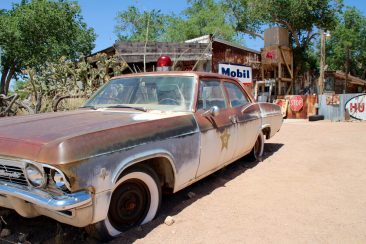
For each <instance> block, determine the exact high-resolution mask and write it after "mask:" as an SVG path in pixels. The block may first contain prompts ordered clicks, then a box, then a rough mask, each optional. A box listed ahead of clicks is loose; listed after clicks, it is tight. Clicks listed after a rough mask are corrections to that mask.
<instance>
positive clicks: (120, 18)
mask: <svg viewBox="0 0 366 244" xmlns="http://www.w3.org/2000/svg"><path fill="white" fill-rule="evenodd" d="M167 18H168V17H167V16H166V15H164V14H162V13H161V11H160V10H155V9H153V10H151V11H143V12H141V11H140V10H139V9H137V8H136V7H134V6H129V7H128V9H127V10H125V11H122V12H119V13H118V15H117V18H116V19H117V25H116V27H115V31H116V33H117V36H118V38H119V39H120V40H130V41H143V40H145V39H146V33H147V29H149V31H148V40H154V41H158V40H161V36H162V35H163V33H164V30H165V28H166V21H167Z"/></svg>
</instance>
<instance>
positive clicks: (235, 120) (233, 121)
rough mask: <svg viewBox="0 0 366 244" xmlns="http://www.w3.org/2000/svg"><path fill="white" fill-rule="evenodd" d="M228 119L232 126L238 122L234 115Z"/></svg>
mask: <svg viewBox="0 0 366 244" xmlns="http://www.w3.org/2000/svg"><path fill="white" fill-rule="evenodd" d="M229 119H230V120H231V122H232V123H233V124H236V123H237V122H238V119H237V117H236V116H235V115H233V116H230V117H229Z"/></svg>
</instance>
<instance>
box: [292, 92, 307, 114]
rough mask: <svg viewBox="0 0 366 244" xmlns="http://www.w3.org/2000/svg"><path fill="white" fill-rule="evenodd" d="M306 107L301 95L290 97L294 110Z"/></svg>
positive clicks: (297, 110)
mask: <svg viewBox="0 0 366 244" xmlns="http://www.w3.org/2000/svg"><path fill="white" fill-rule="evenodd" d="M303 107H304V100H303V99H302V97H301V96H298V95H296V96H292V97H291V98H290V108H291V110H292V111H294V112H299V111H300V110H301V109H302V108H303Z"/></svg>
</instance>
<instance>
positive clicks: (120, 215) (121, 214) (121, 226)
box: [108, 179, 150, 232]
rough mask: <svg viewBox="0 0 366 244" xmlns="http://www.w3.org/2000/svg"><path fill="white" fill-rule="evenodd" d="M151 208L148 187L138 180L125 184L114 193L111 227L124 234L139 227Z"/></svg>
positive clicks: (110, 216) (110, 211)
mask: <svg viewBox="0 0 366 244" xmlns="http://www.w3.org/2000/svg"><path fill="white" fill-rule="evenodd" d="M149 206H150V193H149V189H148V187H147V185H146V184H145V183H144V182H143V181H141V180H138V179H131V180H127V181H125V182H123V183H122V184H121V185H120V186H119V187H118V189H116V191H115V192H114V193H113V196H112V200H111V206H110V208H109V212H108V217H109V220H110V223H111V225H112V226H113V227H114V228H115V229H117V230H119V231H121V232H123V231H126V230H128V229H130V228H132V227H134V226H137V225H139V224H140V223H141V222H142V221H143V220H144V219H145V217H146V214H147V212H148V210H149Z"/></svg>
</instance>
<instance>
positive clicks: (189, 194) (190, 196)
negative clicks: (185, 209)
mask: <svg viewBox="0 0 366 244" xmlns="http://www.w3.org/2000/svg"><path fill="white" fill-rule="evenodd" d="M187 196H188V197H189V198H194V197H195V196H196V193H194V192H191V191H190V192H188V194H187Z"/></svg>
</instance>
